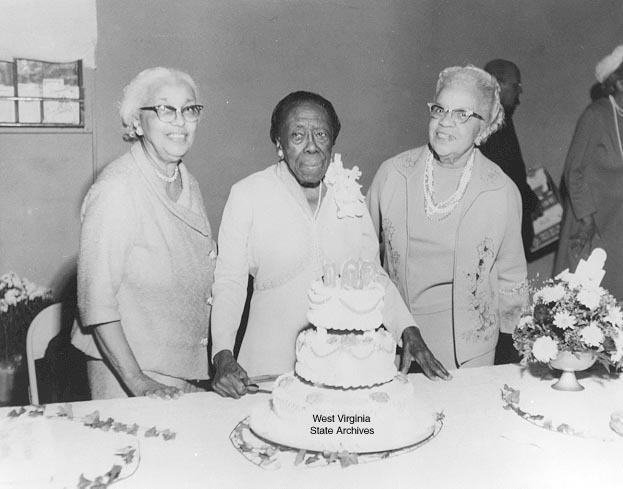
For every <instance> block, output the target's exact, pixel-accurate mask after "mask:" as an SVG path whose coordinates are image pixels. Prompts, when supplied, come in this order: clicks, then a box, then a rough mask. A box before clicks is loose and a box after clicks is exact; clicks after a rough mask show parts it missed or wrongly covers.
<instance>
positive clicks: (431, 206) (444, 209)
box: [424, 150, 476, 221]
mask: <svg viewBox="0 0 623 489" xmlns="http://www.w3.org/2000/svg"><path fill="white" fill-rule="evenodd" d="M475 157H476V152H475V150H472V154H471V156H470V157H469V160H468V161H467V164H466V165H465V167H464V168H463V171H462V173H461V179H460V180H459V185H458V186H457V188H456V190H455V191H454V193H453V194H452V195H451V196H450V197H448V198H447V199H446V200H444V201H443V202H440V203H439V204H435V200H434V197H433V194H434V193H435V180H434V178H433V159H434V157H433V153H432V152H431V151H430V150H429V152H428V156H427V157H426V167H425V170H424V211H425V212H426V217H427V218H428V219H437V220H438V221H441V220H442V219H445V218H446V217H448V216H449V215H450V214H452V212H453V211H454V209H456V206H457V205H458V204H459V202H460V201H461V199H462V198H463V195H465V190H467V184H468V183H469V181H470V179H471V177H472V169H473V168H474V160H475Z"/></svg>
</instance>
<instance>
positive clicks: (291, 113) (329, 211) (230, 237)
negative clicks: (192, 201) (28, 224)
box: [211, 91, 450, 398]
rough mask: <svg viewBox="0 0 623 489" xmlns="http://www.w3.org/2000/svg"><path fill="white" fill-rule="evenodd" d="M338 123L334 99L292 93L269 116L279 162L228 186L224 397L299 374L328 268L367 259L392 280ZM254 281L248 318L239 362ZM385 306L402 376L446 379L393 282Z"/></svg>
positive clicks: (220, 280)
mask: <svg viewBox="0 0 623 489" xmlns="http://www.w3.org/2000/svg"><path fill="white" fill-rule="evenodd" d="M340 127H341V126H340V120H339V118H338V116H337V113H336V111H335V109H334V108H333V105H332V104H331V102H329V101H328V100H327V99H325V98H324V97H322V96H320V95H318V94H316V93H313V92H304V91H298V92H293V93H290V94H289V95H287V96H286V97H284V98H283V99H281V101H279V103H278V104H277V105H276V107H275V108H274V110H273V114H272V117H271V126H270V140H271V142H272V144H274V148H275V150H276V153H277V158H278V162H277V163H276V164H273V165H270V166H268V167H267V168H266V169H264V170H262V171H259V172H257V173H254V174H253V175H250V176H248V177H247V178H245V179H243V180H241V181H240V182H238V183H236V184H235V185H234V186H233V187H232V189H231V192H230V195H229V199H228V200H227V204H226V205H225V210H224V211H223V219H222V221H221V228H220V230H219V237H218V239H219V257H218V261H217V265H216V271H215V281H214V310H213V313H212V325H211V326H212V330H211V332H212V345H213V352H214V357H213V361H214V365H215V374H214V378H213V382H212V387H213V388H214V390H215V391H216V392H218V393H219V394H220V395H222V396H227V397H233V398H240V397H241V396H243V395H245V394H246V393H247V392H249V391H248V387H249V384H250V383H252V382H253V380H252V379H253V378H254V377H259V376H266V375H269V376H270V375H276V374H281V373H285V372H289V371H292V370H293V368H294V361H295V351H296V349H295V344H296V338H297V335H298V333H299V332H300V331H301V330H302V329H304V328H306V327H308V326H309V321H308V319H307V311H308V308H309V302H308V293H309V288H310V286H311V284H312V282H313V281H314V280H318V279H320V278H322V276H323V273H324V268H325V264H326V263H332V264H334V265H336V266H337V267H338V268H339V269H341V266H342V264H344V263H346V262H348V261H349V260H355V261H357V260H365V261H368V262H371V263H377V264H378V265H377V267H378V268H377V269H378V271H379V273H380V274H381V275H383V276H384V277H385V278H387V277H386V274H385V273H384V272H383V270H382V269H381V267H380V263H378V260H379V254H378V250H379V243H378V239H377V237H376V234H375V232H374V228H373V227H372V221H371V220H370V215H369V213H368V212H367V209H366V206H365V203H364V198H363V195H361V192H360V190H359V185H358V184H357V183H356V180H352V183H353V184H354V185H348V183H344V180H348V179H347V178H346V176H345V173H344V172H346V173H348V174H349V175H350V176H352V173H351V170H347V169H343V168H342V166H341V163H339V164H338V163H337V161H336V160H335V159H334V155H333V145H334V144H335V140H336V139H337V137H338V134H339V132H340ZM339 175H341V176H342V177H344V178H343V179H342V178H338V176H339ZM249 275H252V276H253V277H254V281H253V294H252V297H251V300H250V307H249V320H248V324H247V327H246V331H245V332H244V337H243V339H242V343H241V346H240V352H239V355H238V357H237V358H236V357H235V356H234V344H235V342H236V336H237V334H238V327H239V324H240V317H241V316H242V313H243V309H244V305H245V299H246V297H247V279H248V276H249ZM384 300H385V307H384V309H383V325H384V326H385V328H387V330H388V331H390V332H391V333H392V334H393V335H394V338H395V340H396V341H397V342H401V344H402V348H403V355H402V358H401V370H403V371H406V370H408V368H409V365H410V364H411V362H412V361H416V362H418V364H420V365H421V366H422V369H423V371H424V373H425V374H426V375H427V376H429V377H430V378H434V379H448V378H449V377H450V376H449V374H448V372H447V371H446V370H445V369H444V368H443V366H442V365H441V364H440V363H439V362H438V361H437V359H436V358H434V356H433V355H432V354H431V353H430V350H429V349H428V348H427V347H426V345H425V344H424V342H423V341H422V337H421V335H420V333H419V331H418V329H417V327H416V326H415V323H414V322H413V318H412V317H411V314H410V313H409V310H408V309H407V308H406V306H405V304H404V302H403V300H402V299H401V297H400V294H399V293H398V291H397V290H396V287H394V286H393V284H392V283H391V282H389V280H387V290H386V294H385V299H384Z"/></svg>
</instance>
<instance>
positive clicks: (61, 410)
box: [7, 404, 177, 441]
mask: <svg viewBox="0 0 623 489" xmlns="http://www.w3.org/2000/svg"><path fill="white" fill-rule="evenodd" d="M22 415H26V416H29V417H31V418H34V417H37V416H45V417H46V418H50V419H53V418H57V419H62V418H65V419H68V420H72V421H80V422H82V424H83V425H84V426H87V427H89V428H93V429H99V430H102V431H109V430H112V431H114V432H116V433H125V434H127V435H133V436H139V434H140V433H142V435H143V436H144V437H145V438H157V437H159V436H160V437H162V439H163V440H164V441H170V440H174V439H175V437H176V436H177V434H176V433H175V432H173V431H171V430H169V429H166V430H158V429H157V428H156V427H155V426H152V427H151V428H144V427H141V426H139V425H137V424H136V423H133V424H126V423H121V422H118V421H115V420H114V419H113V418H107V419H105V420H102V419H100V413H99V411H93V412H92V413H90V414H87V415H86V416H84V417H82V418H75V417H74V414H73V409H72V407H71V404H61V405H60V406H59V407H58V412H57V414H56V415H45V406H29V408H28V409H26V408H25V407H23V406H22V407H20V408H19V409H12V410H11V411H10V412H9V414H8V415H7V416H8V417H9V418H18V417H19V416H22Z"/></svg>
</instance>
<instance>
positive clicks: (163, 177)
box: [154, 165, 180, 183]
mask: <svg viewBox="0 0 623 489" xmlns="http://www.w3.org/2000/svg"><path fill="white" fill-rule="evenodd" d="M154 171H155V172H156V175H157V176H158V178H159V179H160V180H163V181H165V182H167V183H172V182H175V180H176V179H177V176H178V175H179V174H180V167H179V165H175V171H173V175H171V176H168V175H165V174H164V173H162V172H161V171H160V170H159V169H158V167H156V166H155V165H154Z"/></svg>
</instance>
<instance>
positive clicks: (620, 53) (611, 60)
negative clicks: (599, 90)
mask: <svg viewBox="0 0 623 489" xmlns="http://www.w3.org/2000/svg"><path fill="white" fill-rule="evenodd" d="M621 63H623V44H621V45H620V46H617V47H616V48H614V51H612V52H611V53H610V54H609V55H608V56H606V57H605V58H603V59H602V60H601V61H600V62H599V63H597V66H595V78H597V81H598V82H599V83H603V82H604V81H605V80H606V78H608V77H609V76H610V75H612V73H614V72H615V71H616V69H617V68H618V67H619V66H621Z"/></svg>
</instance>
